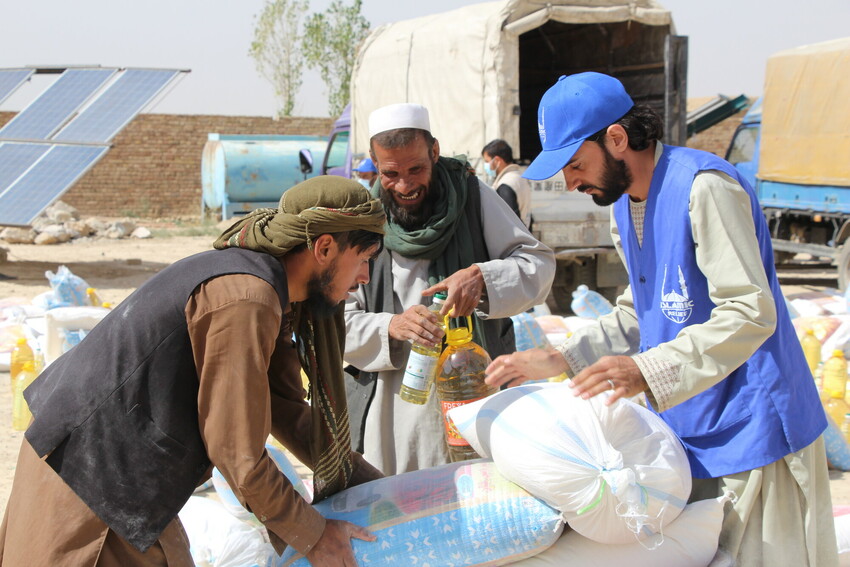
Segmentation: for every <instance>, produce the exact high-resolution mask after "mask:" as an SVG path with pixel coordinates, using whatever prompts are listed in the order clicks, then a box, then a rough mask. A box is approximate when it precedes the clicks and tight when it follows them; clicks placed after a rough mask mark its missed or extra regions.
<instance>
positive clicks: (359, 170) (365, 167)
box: [354, 158, 378, 189]
mask: <svg viewBox="0 0 850 567" xmlns="http://www.w3.org/2000/svg"><path fill="white" fill-rule="evenodd" d="M354 173H355V175H357V182H358V183H359V184H360V185H362V186H363V187H365V188H366V189H371V188H372V185H374V184H375V178H376V177H378V170H377V169H375V164H374V163H373V162H372V158H364V159H362V160H361V161H360V163H359V164H357V167H355V168H354Z"/></svg>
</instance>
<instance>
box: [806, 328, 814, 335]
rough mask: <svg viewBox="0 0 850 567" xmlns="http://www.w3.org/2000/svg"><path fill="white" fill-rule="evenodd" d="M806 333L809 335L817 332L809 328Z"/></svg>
mask: <svg viewBox="0 0 850 567" xmlns="http://www.w3.org/2000/svg"><path fill="white" fill-rule="evenodd" d="M806 334H807V335H814V334H815V332H814V331H813V330H812V329H811V328H807V329H806Z"/></svg>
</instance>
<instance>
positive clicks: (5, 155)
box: [0, 142, 50, 195]
mask: <svg viewBox="0 0 850 567" xmlns="http://www.w3.org/2000/svg"><path fill="white" fill-rule="evenodd" d="M49 149H50V146H49V145H47V144H13V143H11V142H5V143H0V195H2V194H3V191H5V190H6V189H8V187H9V186H10V185H11V184H12V183H14V182H15V180H16V179H18V177H20V176H21V175H22V174H23V173H24V172H25V171H26V170H28V169H29V168H30V167H32V165H33V164H34V163H35V162H37V161H38V159H39V158H40V157H41V156H43V155H44V154H45V153H46V152H47V150H49Z"/></svg>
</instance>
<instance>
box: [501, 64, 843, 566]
mask: <svg viewBox="0 0 850 567" xmlns="http://www.w3.org/2000/svg"><path fill="white" fill-rule="evenodd" d="M538 128H539V133H540V141H541V143H542V146H543V151H542V153H541V154H540V155H539V156H538V157H537V158H536V159H535V160H534V162H533V163H532V164H531V165H530V166H529V168H528V169H527V171H526V173H525V176H526V177H528V178H530V179H546V178H549V177H551V176H553V175H555V174H557V173H558V172H559V171H561V172H562V173H563V175H564V178H565V180H566V182H567V188H568V189H569V190H578V191H580V192H582V193H587V194H588V195H590V196H591V197H592V198H593V200H594V202H596V203H597V204H599V205H603V206H604V205H613V207H612V209H611V234H612V237H613V240H614V244H615V246H616V247H617V250H618V252H619V254H620V257H621V258H622V259H623V262H624V263H625V265H626V268H627V270H628V273H629V287H628V288H627V289H626V291H625V292H624V293H623V295H622V296H620V297H619V298H618V300H617V306H616V308H615V309H614V311H613V312H612V313H611V314H609V315H607V316H604V317H602V318H600V319H599V320H598V322H597V323H596V324H595V325H593V326H590V327H588V328H585V329H582V330H580V331H578V332H576V333H575V334H574V335H573V336H572V337H571V338H570V339H569V340H568V341H567V342H565V343H564V344H563V345H560V346H559V347H557V348H556V349H550V350H531V351H524V352H521V353H515V354H512V355H507V356H502V357H499V358H498V359H496V360H495V361H494V362H493V364H492V365H491V366H490V368H488V374H489V376H488V378H487V381H488V382H489V383H490V384H491V385H502V384H509V385H515V384H518V383H521V382H523V381H524V380H527V379H530V378H531V379H533V378H543V377H546V376H555V375H557V374H559V373H560V372H567V374H568V376H570V377H571V383H570V384H571V387H572V388H573V389H574V393H575V395H578V396H581V397H582V398H585V399H587V398H590V397H592V396H596V395H599V394H604V395H606V396H607V401H606V403H607V404H611V403H614V402H615V401H616V400H617V399H619V398H622V397H628V396H636V395H638V394H641V393H645V396H646V401H647V405H648V406H649V407H650V408H651V409H652V410H654V411H656V412H657V413H658V414H659V415H660V416H661V418H662V419H664V421H665V422H666V423H667V424H668V425H669V426H670V427H671V428H672V429H673V430H674V431H675V432H676V434H677V435H678V436H679V438H680V439H681V441H682V443H683V445H684V446H685V449H686V451H687V453H688V458H689V461H690V465H691V474H692V476H693V477H694V484H693V491H692V494H691V500H692V501H694V500H700V499H705V498H711V497H716V496H719V495H721V494H724V493H725V492H727V491H732V492H734V493H735V495H736V496H737V499H736V500H735V501H734V504H727V510H726V513H725V515H724V521H723V529H722V531H721V535H720V542H719V545H720V547H719V550H718V557H717V558H716V560H718V561H719V560H720V559H721V558H725V559H727V560H729V559H731V560H733V561H736V564H737V565H810V566H815V565H817V566H823V565H837V548H836V539H835V530H834V527H833V521H832V509H831V499H830V492H829V477H828V473H827V468H826V456H825V450H824V442H823V436H822V433H823V431H824V430H825V428H826V425H827V422H826V418H825V416H824V412H823V409H822V407H821V404H820V402H819V399H818V394H817V391H816V388H815V385H814V381H813V380H812V376H811V373H810V371H809V370H808V367H807V365H806V361H805V358H804V356H803V353H802V349H801V347H800V343H799V341H798V340H797V337H796V334H795V331H794V328H793V326H792V324H791V320H790V317H789V315H788V311H787V309H786V306H785V302H784V300H783V297H782V292H781V290H780V287H779V281H778V279H777V277H776V272H775V269H774V265H773V250H772V247H771V242H770V233H769V230H768V228H767V225H766V222H765V219H764V215H763V214H762V212H761V209H760V207H759V204H758V201H757V200H756V196H755V193H754V191H753V189H752V188H751V187H750V186H749V185H748V184H747V182H746V181H744V180H743V179H742V178H741V177H740V175H739V174H738V173H737V171H736V170H735V168H734V167H732V166H731V165H730V164H729V163H727V162H726V161H724V160H722V159H720V158H718V157H716V156H714V155H713V154H709V153H706V152H701V151H697V150H693V149H689V148H682V147H674V146H664V145H662V144H661V142H660V140H661V136H662V133H663V124H662V122H661V119H660V118H659V117H658V115H657V114H656V113H655V112H654V111H652V110H651V109H650V108H648V107H645V106H639V105H635V104H634V103H633V102H632V99H631V98H630V97H629V95H628V94H627V93H626V91H625V89H624V87H623V85H622V84H621V83H620V81H618V80H617V79H615V78H613V77H609V76H607V75H602V74H599V73H581V74H577V75H572V76H569V77H561V78H560V79H559V80H558V82H557V83H556V84H555V85H554V86H553V87H551V88H550V89H549V90H548V91H547V92H546V93H545V94H544V95H543V98H542V99H541V101H540V106H539V109H538Z"/></svg>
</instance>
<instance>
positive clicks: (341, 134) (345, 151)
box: [321, 104, 351, 179]
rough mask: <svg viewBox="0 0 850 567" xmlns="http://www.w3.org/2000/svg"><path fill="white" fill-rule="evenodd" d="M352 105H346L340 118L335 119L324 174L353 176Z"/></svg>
mask: <svg viewBox="0 0 850 567" xmlns="http://www.w3.org/2000/svg"><path fill="white" fill-rule="evenodd" d="M350 137H351V105H350V104H348V105H346V106H345V109H344V110H343V111H342V114H340V116H339V118H337V119H336V120H335V121H334V125H333V128H331V133H330V137H329V139H328V147H327V149H326V150H325V156H324V160H323V161H322V169H321V174H322V175H338V176H340V177H345V178H348V179H350V178H351V144H349V143H348V142H349V139H350Z"/></svg>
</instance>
